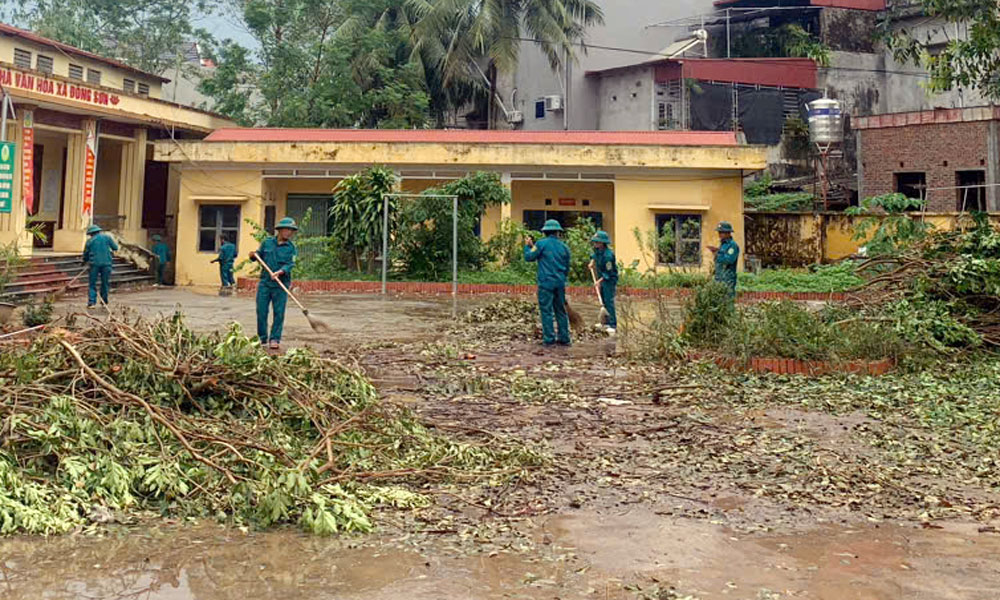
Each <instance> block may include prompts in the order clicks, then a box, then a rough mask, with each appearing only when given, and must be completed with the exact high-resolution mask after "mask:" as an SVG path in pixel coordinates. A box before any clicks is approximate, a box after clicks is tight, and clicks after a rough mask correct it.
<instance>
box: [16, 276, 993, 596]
mask: <svg viewBox="0 0 1000 600" xmlns="http://www.w3.org/2000/svg"><path fill="white" fill-rule="evenodd" d="M118 298H119V300H118V301H119V302H120V305H119V306H122V305H127V306H129V307H133V308H135V309H137V310H140V311H141V312H143V313H145V314H152V313H171V312H173V311H174V310H176V309H177V307H178V306H179V307H180V310H182V312H184V313H185V315H187V317H188V318H189V320H190V321H191V323H192V324H193V325H195V326H196V327H199V328H216V327H223V326H226V324H227V323H228V322H229V321H232V320H236V321H239V322H241V323H243V324H244V326H245V327H246V328H247V329H248V330H251V331H252V329H253V306H252V299H251V298H247V297H233V298H218V297H216V296H214V295H212V294H211V293H210V292H197V291H191V290H156V291H141V292H136V293H130V294H122V295H120V296H118ZM306 301H307V304H308V305H309V308H310V311H311V312H312V313H313V314H314V315H316V316H318V317H320V318H322V319H324V320H325V321H327V322H328V323H329V324H330V325H331V326H333V327H334V328H335V330H336V333H335V334H334V335H333V336H331V337H320V336H317V335H316V334H315V333H314V332H312V331H311V330H310V329H309V328H308V326H307V325H306V324H305V322H304V320H302V319H301V318H300V316H298V315H295V314H293V313H292V312H291V310H292V309H290V312H289V318H288V327H287V333H286V341H287V342H288V344H289V345H298V344H305V345H311V346H313V347H315V348H317V349H318V350H319V351H321V352H323V353H325V354H327V355H329V356H331V357H336V358H338V359H340V360H344V361H352V362H353V361H356V362H357V364H358V366H359V367H360V368H362V369H364V370H365V371H366V372H367V373H368V374H369V376H370V377H371V378H372V380H373V381H374V382H375V384H376V386H377V387H378V388H379V390H380V391H381V393H382V395H383V396H384V397H385V398H386V400H388V401H391V402H394V403H397V404H400V405H403V406H407V407H409V408H411V409H412V410H414V411H415V412H416V413H417V414H418V415H420V417H421V418H422V419H423V420H424V421H425V422H426V423H427V424H429V425H430V426H432V427H434V428H436V429H438V430H440V431H444V432H448V433H449V434H451V435H455V436H459V437H462V438H465V439H467V440H468V442H469V443H470V444H475V443H480V444H481V443H487V444H488V443H490V441H491V440H492V439H495V438H515V439H519V440H522V441H523V442H524V443H525V444H526V445H527V446H528V447H530V448H533V449H535V450H536V451H538V452H539V453H541V454H542V455H543V456H544V457H545V465H544V466H543V467H541V468H538V469H536V470H534V471H532V472H529V473H526V474H525V475H524V477H523V478H521V479H518V480H517V481H515V482H511V483H508V484H504V485H497V486H488V485H483V486H477V487H476V488H474V489H469V488H465V487H462V486H457V485H456V486H451V487H436V488H434V489H428V490H427V492H428V493H429V494H431V495H433V496H434V498H435V500H436V503H435V505H434V506H433V507H432V508H428V509H423V510H420V511H417V512H413V513H398V512H388V511H387V512H385V513H384V514H381V515H379V516H378V517H379V523H380V529H379V531H378V532H377V533H376V534H373V535H369V536H361V537H350V538H339V539H317V538H314V537H309V536H305V535H301V534H298V533H296V532H294V531H280V532H269V533H259V532H250V531H241V530H239V529H233V528H227V527H223V526H220V525H217V524H214V523H166V524H157V525H155V526H149V527H142V528H139V529H138V530H137V529H135V528H124V527H121V528H116V527H114V526H112V527H111V528H110V529H109V530H108V531H107V533H105V534H104V535H102V536H100V537H90V536H67V537H61V538H53V539H49V540H42V539H32V538H8V539H6V540H4V541H2V542H0V598H18V599H20V598H25V599H27V598H31V599H35V598H42V597H45V598H122V599H124V598H163V599H200V600H221V599H229V598H234V599H235V598H239V599H241V600H247V599H256V598H261V599H263V598H276V597H281V598H386V599H389V598H392V599H397V598H398V599H409V598H428V599H431V598H449V599H450V598H470V599H480V598H482V599H487V598H490V599H492V598H532V599H535V598H537V599H542V598H567V599H568V598H602V599H612V598H614V599H632V598H653V599H667V598H694V599H704V600H709V599H724V598H725V599H730V598H733V599H747V600H757V599H777V598H812V599H829V600H834V599H836V600H842V599H866V600H867V599H872V600H881V599H887V600H888V599H902V598H906V599H927V600H930V599H963V600H976V599H984V600H985V599H988V598H989V599H992V598H997V597H1000V533H997V529H994V528H993V526H992V525H993V520H994V519H995V518H996V514H997V512H996V511H997V510H1000V509H998V507H1000V496H998V495H997V494H996V493H995V492H994V491H993V490H994V489H995V486H992V485H986V484H984V483H983V482H982V481H981V480H980V479H977V478H976V477H973V476H971V475H969V474H967V473H964V472H962V471H961V469H959V468H957V467H955V468H949V465H950V464H951V463H949V462H948V460H949V457H948V456H947V454H948V453H947V452H945V453H942V454H944V455H943V456H935V457H934V458H932V459H929V462H927V463H920V465H915V462H916V461H915V459H914V458H913V456H909V457H908V456H903V455H902V454H905V453H904V452H903V451H897V450H892V452H894V454H893V457H892V460H888V459H887V458H886V456H887V453H889V452H890V451H889V450H887V449H886V448H885V444H884V441H885V440H886V439H887V438H895V437H897V436H898V438H899V440H901V442H900V444H901V446H900V448H903V449H904V450H906V451H907V452H912V451H913V450H912V449H913V448H917V447H919V446H918V443H923V442H924V441H925V440H923V438H922V437H921V438H919V439H916V440H915V441H914V440H912V439H911V438H913V436H914V434H913V433H912V431H913V429H914V426H913V424H911V423H907V422H904V421H898V422H896V421H892V420H887V421H885V422H883V421H879V420H876V419H873V417H872V416H871V415H869V414H865V413H863V412H859V411H855V410H839V411H830V410H821V409H820V406H822V404H823V403H822V402H817V403H816V406H815V407H814V406H812V405H804V404H790V403H788V402H784V401H779V400H778V399H777V398H778V396H779V395H780V394H774V395H773V397H772V395H771V394H765V393H762V392H761V390H762V389H765V388H762V387H760V386H758V385H756V384H754V385H751V382H747V386H746V387H744V386H743V385H742V383H741V381H740V380H739V379H736V378H732V377H725V376H721V375H719V374H717V373H715V372H714V371H712V370H711V369H708V368H707V367H697V366H691V365H673V366H664V365H661V364H652V363H648V362H634V361H628V360H625V359H624V358H623V357H622V356H620V355H619V353H618V348H617V346H616V343H615V342H614V341H612V340H608V339H605V338H602V337H598V336H589V337H588V338H586V339H584V340H581V341H578V342H577V343H576V344H575V345H574V347H573V348H571V349H568V350H545V351H543V350H541V349H540V348H538V347H537V345H536V344H535V343H534V340H533V339H532V335H533V333H534V332H533V331H531V329H530V328H527V329H526V328H525V327H523V326H518V325H510V326H508V325H507V324H505V323H504V322H503V321H502V320H501V321H500V322H497V321H495V320H494V321H491V322H488V323H480V324H467V323H465V322H464V321H463V320H462V319H455V318H453V317H452V305H451V303H450V302H448V301H441V300H438V299H433V298H391V299H387V300H383V299H381V298H378V297H365V296H316V297H310V298H308V299H307V300H306ZM488 302H489V301H488V300H484V299H475V300H463V301H461V302H460V305H459V307H458V309H459V312H461V313H464V312H466V311H468V310H470V309H476V308H479V309H480V310H487V311H488V310H490V308H489V307H490V306H491V305H490V304H488ZM74 306H75V304H74V302H73V300H72V299H70V301H68V302H67V304H66V305H64V306H62V307H60V312H61V313H63V314H65V313H66V312H69V311H71V310H72V308H73V307H74ZM484 307H485V308H484ZM117 310H121V309H120V308H119V309H117ZM581 310H583V312H584V316H585V317H586V318H588V319H594V318H595V317H596V310H594V309H592V308H585V307H581ZM775 385H780V386H802V385H803V382H802V381H800V380H796V379H789V380H780V381H777V382H776V383H775ZM921 435H923V433H921ZM907 440H910V442H912V443H910V442H907V443H906V444H904V443H903V442H905V441H907ZM939 442H940V440H929V441H927V443H928V444H931V445H933V444H938V445H940V444H939ZM896 455H900V456H896ZM918 467H919V468H918ZM929 473H932V475H929Z"/></svg>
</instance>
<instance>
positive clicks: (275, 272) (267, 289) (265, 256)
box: [250, 217, 299, 351]
mask: <svg viewBox="0 0 1000 600" xmlns="http://www.w3.org/2000/svg"><path fill="white" fill-rule="evenodd" d="M298 230H299V227H298V225H296V224H295V220H294V219H292V218H290V217H285V218H284V219H282V220H281V221H279V222H278V225H277V227H275V235H274V236H272V237H269V238H267V239H265V240H264V241H263V242H262V243H261V245H260V248H259V249H257V251H256V252H251V253H250V260H252V261H254V262H260V263H261V264H262V268H261V273H260V285H258V286H257V337H258V338H259V339H260V343H261V344H266V345H267V347H268V348H269V349H270V350H272V351H278V350H280V349H281V333H282V330H283V329H284V327H285V306H286V305H287V304H288V292H287V290H288V288H289V286H291V285H292V269H293V268H294V267H295V257H296V256H297V255H298V249H296V248H295V244H294V243H292V238H293V237H294V236H295V233H296V232H297V231H298ZM272 308H273V310H274V319H273V321H272V322H271V328H270V331H268V317H269V316H270V313H271V310H272Z"/></svg>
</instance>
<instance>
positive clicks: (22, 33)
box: [0, 23, 170, 83]
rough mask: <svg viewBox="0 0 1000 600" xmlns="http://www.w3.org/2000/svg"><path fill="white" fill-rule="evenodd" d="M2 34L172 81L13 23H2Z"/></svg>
mask: <svg viewBox="0 0 1000 600" xmlns="http://www.w3.org/2000/svg"><path fill="white" fill-rule="evenodd" d="M0 35H8V36H11V37H16V38H21V39H22V40H25V41H28V42H32V43H35V44H40V45H42V46H48V47H50V48H55V49H56V50H59V51H61V52H65V53H66V54H73V55H76V56H80V57H83V58H87V59H90V60H92V61H95V62H99V63H103V64H106V65H110V66H112V67H115V68H116V69H121V70H123V71H129V72H131V73H138V74H140V75H143V76H145V77H148V78H150V79H155V80H157V81H159V82H161V83H166V82H168V81H170V80H169V79H167V78H166V77H161V76H159V75H156V74H155V73H147V72H146V71H143V70H141V69H136V68H135V67H130V66H128V65H126V64H125V63H123V62H119V61H117V60H113V59H110V58H105V57H103V56H100V55H98V54H94V53H93V52H87V51H86V50H80V49H79V48H75V47H73V46H70V45H69V44H64V43H62V42H57V41H55V40H50V39H49V38H47V37H42V36H40V35H38V34H37V33H33V32H31V31H27V30H24V29H19V28H17V27H14V26H12V25H7V24H6V23H0Z"/></svg>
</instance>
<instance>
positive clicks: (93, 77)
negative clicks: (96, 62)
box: [87, 69, 101, 85]
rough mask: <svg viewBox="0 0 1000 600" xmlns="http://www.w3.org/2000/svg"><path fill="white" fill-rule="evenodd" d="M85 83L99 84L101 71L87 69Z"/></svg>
mask: <svg viewBox="0 0 1000 600" xmlns="http://www.w3.org/2000/svg"><path fill="white" fill-rule="evenodd" d="M87 83H89V84H92V85H101V72H100V71H98V70H97V69H87Z"/></svg>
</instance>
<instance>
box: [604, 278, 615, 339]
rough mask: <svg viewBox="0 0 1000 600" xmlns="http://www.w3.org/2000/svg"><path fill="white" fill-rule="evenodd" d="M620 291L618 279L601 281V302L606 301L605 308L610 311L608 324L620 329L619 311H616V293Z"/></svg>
mask: <svg viewBox="0 0 1000 600" xmlns="http://www.w3.org/2000/svg"><path fill="white" fill-rule="evenodd" d="M617 293H618V282H617V281H607V280H605V281H602V282H601V302H603V303H604V310H606V311H608V322H607V326H608V327H610V328H612V329H618V313H616V312H615V294H617Z"/></svg>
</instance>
